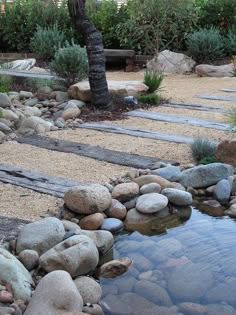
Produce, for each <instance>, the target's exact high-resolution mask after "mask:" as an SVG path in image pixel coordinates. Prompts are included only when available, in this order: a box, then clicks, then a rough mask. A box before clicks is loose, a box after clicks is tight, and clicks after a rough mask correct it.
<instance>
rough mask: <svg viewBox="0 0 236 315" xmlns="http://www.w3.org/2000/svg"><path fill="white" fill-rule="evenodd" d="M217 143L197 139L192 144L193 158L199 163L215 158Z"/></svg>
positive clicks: (205, 139) (200, 138)
mask: <svg viewBox="0 0 236 315" xmlns="http://www.w3.org/2000/svg"><path fill="white" fill-rule="evenodd" d="M216 149H217V143H216V142H214V141H212V140H209V139H207V138H202V137H197V138H196V139H194V141H193V143H192V144H191V151H192V156H193V158H194V160H195V161H197V162H199V161H201V160H202V159H204V158H215V155H216Z"/></svg>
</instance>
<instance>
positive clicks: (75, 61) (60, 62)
mask: <svg viewBox="0 0 236 315" xmlns="http://www.w3.org/2000/svg"><path fill="white" fill-rule="evenodd" d="M50 70H51V72H52V73H55V74H56V75H58V76H59V77H61V78H63V79H65V83H66V85H68V86H70V85H72V84H74V83H76V82H78V81H81V80H83V79H86V78H87V76H88V57H87V53H86V49H85V48H82V47H80V46H79V45H75V44H72V45H69V44H68V43H67V45H66V47H64V48H60V49H59V50H58V51H57V52H56V53H55V59H54V60H53V61H52V63H51V64H50Z"/></svg>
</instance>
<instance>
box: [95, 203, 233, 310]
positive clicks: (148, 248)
mask: <svg viewBox="0 0 236 315" xmlns="http://www.w3.org/2000/svg"><path fill="white" fill-rule="evenodd" d="M178 224H179V225H178V226H175V225H174V227H171V228H169V227H168V226H167V228H166V229H164V230H163V229H162V231H161V232H162V233H161V234H158V235H157V234H154V233H153V232H152V233H149V234H152V235H143V234H141V233H140V232H137V231H135V232H129V233H128V232H126V233H123V234H120V235H118V236H116V239H115V244H114V249H113V255H114V257H115V258H117V257H125V256H127V257H129V258H131V259H132V260H133V265H132V266H131V267H130V268H129V270H128V271H127V273H125V274H124V275H122V276H120V277H117V278H113V279H100V282H101V285H102V289H103V298H102V306H103V309H104V313H105V315H175V314H184V315H197V314H206V315H228V314H229V315H235V314H236V250H235V249H236V246H235V244H236V220H234V219H231V218H229V217H226V216H223V217H212V216H209V215H207V214H204V213H201V212H200V211H199V210H197V209H196V208H192V211H191V215H190V218H189V219H188V220H186V221H184V220H182V221H181V222H179V223H178ZM159 233H160V232H159ZM153 234H154V235H153Z"/></svg>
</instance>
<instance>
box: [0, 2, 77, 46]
mask: <svg viewBox="0 0 236 315" xmlns="http://www.w3.org/2000/svg"><path fill="white" fill-rule="evenodd" d="M55 24H58V28H59V29H60V30H63V32H64V33H65V34H66V37H67V39H68V40H69V39H71V38H72V37H73V38H74V39H75V38H76V34H77V33H78V32H75V31H74V30H73V28H72V24H71V20H70V17H69V12H68V8H67V2H66V1H63V2H62V4H61V6H60V7H58V5H57V3H56V1H54V0H48V1H41V0H16V1H13V2H12V3H10V4H9V3H6V6H5V12H1V13H0V40H1V46H3V49H7V50H8V51H20V52H28V51H29V43H30V39H31V38H32V37H33V35H34V33H35V31H36V29H37V25H40V26H42V27H49V26H52V25H55ZM76 39H77V38H76Z"/></svg>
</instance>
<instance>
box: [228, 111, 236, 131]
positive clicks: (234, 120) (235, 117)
mask: <svg viewBox="0 0 236 315" xmlns="http://www.w3.org/2000/svg"><path fill="white" fill-rule="evenodd" d="M226 117H227V121H228V123H229V124H230V125H231V130H232V131H236V108H232V109H231V110H229V111H228V112H227V114H226Z"/></svg>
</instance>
